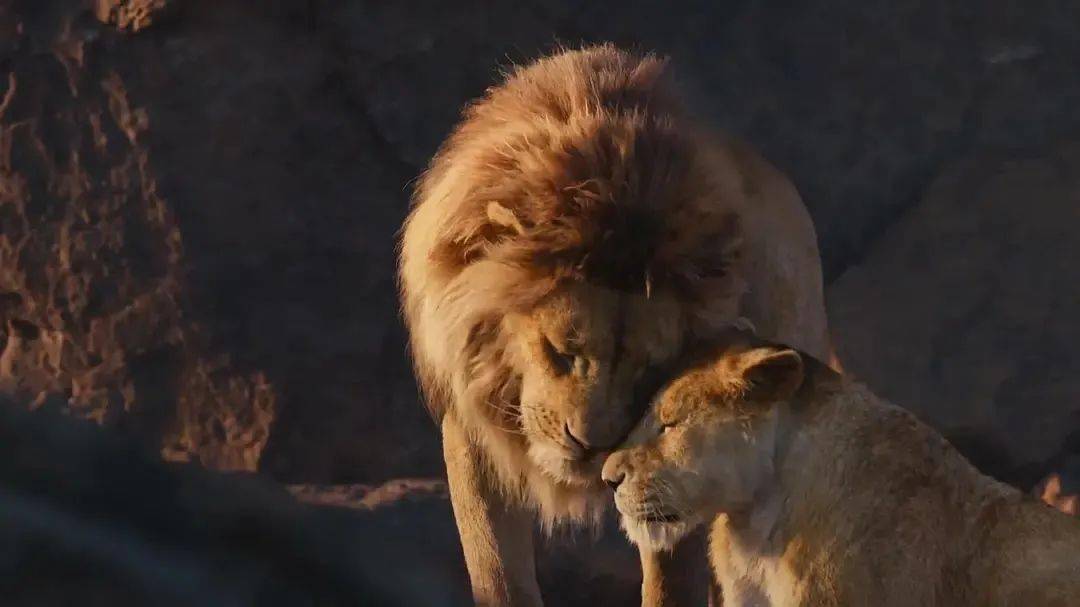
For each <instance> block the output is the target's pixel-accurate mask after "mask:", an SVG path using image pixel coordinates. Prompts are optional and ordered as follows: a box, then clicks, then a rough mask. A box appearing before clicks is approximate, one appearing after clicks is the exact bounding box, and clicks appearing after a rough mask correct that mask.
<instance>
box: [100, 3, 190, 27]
mask: <svg viewBox="0 0 1080 607" xmlns="http://www.w3.org/2000/svg"><path fill="white" fill-rule="evenodd" d="M178 5H179V2H175V1H174V0H95V4H94V11H95V14H96V15H97V18H98V19H100V20H101V21H102V22H103V23H109V24H112V25H115V26H116V27H118V28H120V29H122V30H129V31H132V32H137V31H139V30H141V29H143V28H146V27H149V26H151V25H153V24H155V23H158V22H160V20H161V19H162V18H165V17H168V16H169V14H170V13H172V12H174V11H175V9H176V7H177V6H178Z"/></svg>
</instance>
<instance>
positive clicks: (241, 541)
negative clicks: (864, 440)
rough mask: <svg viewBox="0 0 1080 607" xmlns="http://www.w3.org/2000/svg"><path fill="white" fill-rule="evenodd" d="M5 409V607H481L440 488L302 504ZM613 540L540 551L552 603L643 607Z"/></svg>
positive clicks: (1, 587) (633, 567)
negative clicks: (470, 589) (473, 594)
mask: <svg viewBox="0 0 1080 607" xmlns="http://www.w3.org/2000/svg"><path fill="white" fill-rule="evenodd" d="M3 405H4V408H0V545H2V546H3V552H2V553H0V556H2V557H3V558H0V592H2V593H3V596H4V604H5V605H11V606H14V607H24V606H25V607H42V606H46V605H72V604H78V605H91V606H96V605H103V606H104V605H125V606H129V607H143V606H145V607H151V606H153V607H159V606H165V607H181V606H183V607H202V606H205V605H237V606H240V605H270V606H277V605H282V606H290V607H291V606H295V605H327V606H339V605H340V606H342V607H345V606H353V605H365V606H366V605H370V606H372V607H383V606H395V607H416V606H424V607H451V606H466V605H470V604H471V597H470V594H469V592H468V582H467V578H466V576H465V565H464V560H463V558H462V556H461V548H460V545H459V543H458V539H457V530H456V528H455V527H454V522H453V517H452V516H451V512H450V504H449V501H448V499H447V491H446V484H445V483H444V482H442V481H432V480H416V479H412V480H410V479H404V480H397V481H393V482H389V483H386V484H383V485H376V486H360V485H349V486H341V485H339V486H320V485H298V486H292V487H290V488H289V489H290V492H291V494H292V495H290V492H286V491H285V490H284V489H282V488H281V487H280V486H278V485H276V484H274V483H271V482H269V481H267V480H266V479H260V478H258V477H255V476H253V475H247V474H238V473H233V474H228V475H223V474H220V473H215V472H211V471H207V470H204V469H202V468H200V467H197V466H192V465H176V464H166V463H163V462H161V461H160V460H159V459H158V458H157V456H156V455H155V454H154V453H153V452H151V451H148V450H146V449H144V448H141V447H140V446H138V445H136V444H133V443H130V442H126V441H124V440H120V439H118V438H117V437H115V436H109V435H108V434H106V433H105V432H102V431H100V430H97V429H95V428H94V427H93V426H91V425H90V424H88V423H85V422H76V421H74V420H71V419H68V418H64V417H60V416H58V415H56V414H55V413H52V412H39V413H34V414H28V413H25V412H18V411H16V408H15V407H13V406H11V405H10V404H9V403H7V402H4V403H3ZM296 498H299V500H298V499H296ZM609 526H611V525H609ZM608 531H609V533H608V534H607V535H606V536H605V539H604V540H602V541H599V542H596V541H593V540H591V539H589V538H588V537H586V536H579V537H576V538H569V537H568V538H561V539H554V540H547V541H543V542H542V545H543V548H542V549H541V551H542V554H543V556H542V557H541V559H540V575H541V580H542V583H543V585H544V593H545V598H546V600H547V601H548V604H550V605H564V606H567V607H577V606H581V607H586V606H590V605H597V604H613V605H630V604H635V603H637V602H638V600H639V598H638V594H637V593H638V587H639V585H640V573H639V572H638V562H637V557H636V554H635V553H634V552H633V550H631V549H630V548H629V546H628V545H627V544H626V542H624V541H623V540H622V539H621V538H620V537H618V535H617V533H613V532H614V531H615V530H614V529H609V530H608Z"/></svg>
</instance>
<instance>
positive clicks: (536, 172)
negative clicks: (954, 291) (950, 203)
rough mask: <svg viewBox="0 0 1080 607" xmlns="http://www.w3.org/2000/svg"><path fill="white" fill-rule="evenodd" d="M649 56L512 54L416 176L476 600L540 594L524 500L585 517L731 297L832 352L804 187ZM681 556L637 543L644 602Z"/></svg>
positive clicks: (562, 518) (422, 376) (748, 313)
mask: <svg viewBox="0 0 1080 607" xmlns="http://www.w3.org/2000/svg"><path fill="white" fill-rule="evenodd" d="M664 65H665V63H664V62H663V61H661V60H659V59H657V58H655V57H653V56H651V55H645V56H635V55H632V54H630V53H627V52H623V51H621V50H618V49H616V48H615V47H613V46H610V45H604V46H596V47H591V48H586V49H584V50H576V51H565V52H561V53H558V54H556V55H554V56H551V57H547V58H544V59H541V60H539V61H537V62H536V63H534V64H532V65H530V66H527V67H524V68H519V69H517V70H515V71H514V72H513V73H512V74H511V75H509V76H508V77H507V79H506V81H505V82H503V83H502V84H501V85H499V86H497V87H494V88H492V89H490V90H489V91H488V92H487V94H486V96H485V97H484V98H483V99H482V100H479V101H477V102H475V103H474V104H473V105H472V106H471V107H469V108H468V109H467V111H466V112H465V116H464V119H463V121H462V122H461V124H459V125H458V126H457V128H456V129H455V131H454V132H453V133H452V134H451V135H450V137H449V138H448V140H447V141H446V142H445V143H444V144H443V146H442V148H441V150H440V151H439V153H438V154H437V155H436V157H435V159H434V160H433V161H432V164H431V167H430V168H429V170H428V171H427V172H426V174H425V175H424V176H423V177H422V179H421V180H420V182H419V185H418V187H417V190H416V193H415V197H414V206H413V209H412V211H411V213H410V215H409V217H408V219H407V220H406V222H405V226H404V229H403V235H402V242H401V258H400V268H399V273H400V282H401V296H402V300H403V308H404V315H405V321H406V324H407V326H408V330H409V333H410V342H411V350H412V353H413V358H414V362H415V366H416V372H417V376H418V379H419V383H420V385H421V387H422V389H423V391H424V393H425V396H426V398H427V401H428V406H429V408H430V409H431V411H432V412H433V414H434V416H435V417H436V419H437V420H438V421H439V423H440V424H441V426H442V436H443V450H444V457H445V461H446V468H447V476H448V478H449V484H450V494H451V501H452V503H453V508H454V515H455V519H456V521H457V526H458V530H459V533H460V536H461V542H462V547H463V549H464V554H465V562H466V565H467V567H468V571H469V576H470V578H471V581H472V588H473V594H474V596H475V599H476V601H477V603H481V604H485V605H505V604H514V605H538V604H540V602H541V599H540V591H539V588H538V586H537V582H536V575H535V571H534V562H533V545H532V530H533V524H534V523H533V521H534V516H535V515H538V516H539V520H540V522H541V523H542V524H543V525H544V526H545V527H546V528H550V527H551V526H552V525H554V524H556V523H560V522H567V521H569V522H574V521H595V520H597V519H598V517H599V516H600V513H601V511H602V509H603V508H604V506H605V504H606V502H607V496H606V493H605V488H604V485H603V483H602V482H601V480H600V468H601V465H602V462H603V458H604V455H605V454H606V453H605V451H606V450H610V449H612V448H614V447H615V446H616V445H618V444H619V442H620V441H621V440H622V439H623V438H624V437H625V435H626V434H627V433H628V432H629V431H630V429H631V428H632V427H633V425H634V423H635V422H636V421H637V419H638V418H639V417H640V414H641V412H642V410H643V407H642V406H640V403H642V402H644V401H642V399H636V398H635V394H638V395H646V396H647V395H648V394H651V392H652V391H653V390H655V387H656V386H655V384H650V380H649V378H650V377H652V376H655V375H656V371H657V370H658V369H660V368H661V367H662V366H663V365H665V364H666V363H668V362H669V361H671V360H672V359H673V358H674V357H675V356H676V355H678V354H679V353H680V352H681V351H682V349H683V348H684V347H685V344H688V343H690V342H691V341H693V340H695V339H698V338H700V337H704V336H708V335H709V334H711V333H713V332H715V331H716V330H718V329H719V328H722V327H724V326H727V325H728V324H730V323H731V322H732V320H733V319H734V318H736V317H737V316H745V317H747V318H749V319H750V320H751V321H752V322H753V323H755V325H756V326H757V327H758V329H759V330H761V331H762V332H763V333H764V334H766V335H769V336H772V337H775V338H777V339H782V340H784V341H786V342H789V343H794V344H797V345H799V346H800V347H801V348H803V349H805V350H807V351H809V352H813V353H814V354H816V355H818V356H826V355H827V354H828V339H827V336H826V320H825V310H824V301H823V296H822V280H821V263H820V258H819V255H818V249H817V239H816V235H815V233H814V227H813V224H812V223H811V220H810V217H809V214H808V213H807V211H806V209H805V208H804V206H803V204H802V202H801V200H800V198H799V196H798V194H797V193H796V191H795V189H794V187H793V186H792V185H791V184H790V183H789V182H788V180H787V179H785V178H784V176H783V175H781V174H780V173H779V172H778V171H777V170H776V169H774V168H773V167H771V166H770V165H769V164H767V163H766V162H765V161H764V160H762V159H761V158H759V157H758V156H756V155H755V154H754V153H753V152H752V151H750V150H749V149H747V148H746V147H744V146H743V145H741V144H738V143H736V142H732V141H721V140H720V139H716V138H710V137H708V136H706V135H705V134H704V132H703V130H702V129H701V128H700V127H699V126H698V125H696V124H695V123H693V122H691V121H690V120H689V119H688V118H687V117H686V116H685V115H684V113H683V111H682V110H681V109H680V104H679V102H678V97H677V95H676V93H675V91H674V88H673V86H672V85H671V84H670V83H669V82H668V78H667V76H666V73H665V68H664ZM635 403H638V404H635ZM678 558H679V555H676V556H675V557H668V556H666V555H664V556H661V555H654V554H651V553H647V552H646V553H643V554H642V562H643V565H644V568H645V572H644V577H645V586H644V592H643V594H644V597H643V600H644V602H645V603H647V604H649V603H656V604H658V603H660V602H661V601H662V600H664V599H665V597H666V598H668V599H674V598H677V597H676V594H677V593H678V592H681V591H680V590H679V589H678V588H674V589H673V588H672V586H673V585H672V584H670V583H669V584H667V585H665V584H664V580H665V573H664V570H665V568H668V567H675V563H676V562H677V561H678ZM698 560H699V561H700V562H701V563H702V566H703V565H704V559H703V558H699V559H698Z"/></svg>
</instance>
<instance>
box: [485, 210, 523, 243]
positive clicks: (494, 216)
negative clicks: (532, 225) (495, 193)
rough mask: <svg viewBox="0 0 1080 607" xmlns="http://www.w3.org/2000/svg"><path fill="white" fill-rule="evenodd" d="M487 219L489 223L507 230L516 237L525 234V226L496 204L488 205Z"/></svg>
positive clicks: (512, 213)
mask: <svg viewBox="0 0 1080 607" xmlns="http://www.w3.org/2000/svg"><path fill="white" fill-rule="evenodd" d="M487 217H488V221H490V222H491V223H493V224H495V225H497V226H500V227H504V228H507V229H509V230H511V231H513V232H514V233H515V234H517V235H518V236H520V235H522V234H524V233H525V226H523V225H522V224H521V220H519V219H518V217H517V215H515V214H514V212H513V211H511V210H510V209H508V208H506V207H504V206H503V205H501V204H499V203H498V202H495V201H491V202H489V203H488V205H487Z"/></svg>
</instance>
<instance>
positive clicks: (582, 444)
mask: <svg viewBox="0 0 1080 607" xmlns="http://www.w3.org/2000/svg"><path fill="white" fill-rule="evenodd" d="M563 432H564V433H565V434H566V438H567V439H568V440H569V441H570V444H572V445H573V446H574V447H576V448H577V449H579V450H580V451H581V452H582V454H583V455H586V456H588V455H589V453H591V452H592V445H590V444H589V443H588V442H587V441H585V440H583V439H581V438H578V436H577V435H576V434H574V430H573V429H572V428H571V427H570V423H569V422H567V423H566V424H565V425H564V426H563Z"/></svg>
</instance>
